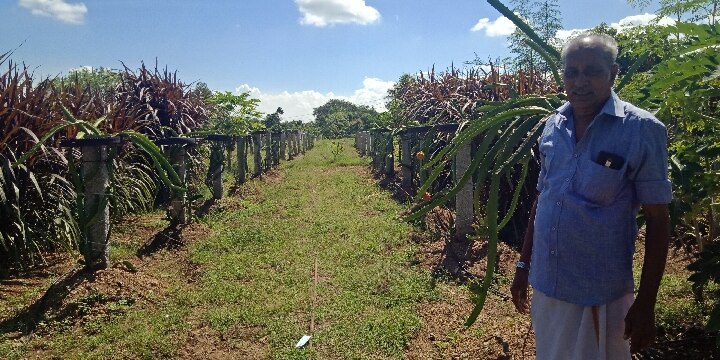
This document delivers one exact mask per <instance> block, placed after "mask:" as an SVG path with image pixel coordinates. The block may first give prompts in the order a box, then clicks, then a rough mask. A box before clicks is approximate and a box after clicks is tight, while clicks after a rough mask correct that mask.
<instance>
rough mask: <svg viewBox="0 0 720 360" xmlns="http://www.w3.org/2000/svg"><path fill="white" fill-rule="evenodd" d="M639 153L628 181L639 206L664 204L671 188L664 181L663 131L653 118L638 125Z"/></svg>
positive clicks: (666, 156)
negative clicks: (630, 181)
mask: <svg viewBox="0 0 720 360" xmlns="http://www.w3.org/2000/svg"><path fill="white" fill-rule="evenodd" d="M639 140H640V149H639V151H640V153H639V161H638V164H637V166H636V168H635V169H633V170H631V174H630V179H631V180H632V181H633V184H634V186H635V193H636V194H637V198H638V201H639V202H640V204H668V203H670V201H671V200H672V185H671V182H670V179H669V178H668V148H667V130H666V129H665V125H663V124H662V123H661V122H659V121H657V120H655V119H643V123H642V125H641V126H640V139H639Z"/></svg>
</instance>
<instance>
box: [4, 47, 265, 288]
mask: <svg viewBox="0 0 720 360" xmlns="http://www.w3.org/2000/svg"><path fill="white" fill-rule="evenodd" d="M11 55H12V52H7V53H4V54H2V55H0V66H3V67H6V70H5V71H4V72H3V73H0V126H1V127H2V128H1V129H0V169H1V171H0V215H3V216H4V218H5V219H6V220H5V221H3V222H2V224H0V277H5V276H7V275H8V274H10V273H14V272H18V271H23V270H27V269H30V268H33V267H35V266H37V265H40V264H43V263H44V262H45V259H44V256H45V254H48V253H53V252H56V251H75V250H78V249H79V250H80V251H81V252H83V253H84V252H86V251H85V250H84V249H86V248H87V241H86V238H87V236H86V232H87V228H88V224H91V223H92V222H93V221H95V220H96V217H97V214H96V213H94V212H93V211H90V212H89V213H85V210H83V209H84V203H85V201H86V200H87V199H85V198H84V196H83V195H82V193H83V192H82V189H83V187H84V183H83V180H84V179H82V177H81V176H80V172H79V168H80V165H81V161H82V159H81V153H80V150H79V148H77V147H65V146H63V141H64V140H67V139H91V138H122V140H123V141H122V142H121V144H120V145H118V146H113V147H111V148H110V151H109V156H110V161H109V162H108V164H109V165H108V167H109V169H108V172H109V173H110V174H111V179H110V190H109V191H108V193H107V194H104V197H103V200H102V201H106V202H107V203H109V204H110V207H111V209H112V211H111V214H112V216H113V218H115V219H117V218H120V217H123V216H125V215H126V214H128V213H138V212H143V211H147V210H149V209H151V208H153V207H156V206H166V205H167V203H168V201H169V200H170V199H169V194H170V193H171V190H172V191H182V192H187V193H188V197H189V198H191V199H194V198H199V197H201V196H202V195H201V194H202V193H203V192H207V190H205V189H204V186H205V185H204V184H203V183H204V182H205V181H204V180H205V178H207V177H209V176H210V175H211V174H209V171H208V170H209V169H208V165H207V163H206V161H205V160H204V159H207V158H208V157H209V155H210V154H209V153H210V148H209V147H208V146H201V147H197V148H195V149H193V150H192V151H191V152H190V154H189V155H190V162H191V163H192V166H190V171H189V174H188V175H189V178H188V180H189V181H188V183H187V186H185V184H183V182H182V181H180V179H179V178H178V176H177V174H176V172H175V170H174V169H173V167H172V165H171V164H170V163H169V162H168V160H167V159H166V158H165V155H164V154H163V153H162V152H161V150H160V148H159V147H158V146H156V145H155V144H154V143H153V141H151V140H157V139H163V138H168V137H193V136H200V135H203V134H209V133H223V134H228V135H240V134H243V135H244V134H248V133H249V132H251V131H255V130H261V129H265V128H269V127H268V126H266V122H267V120H268V119H265V120H266V121H263V119H262V114H261V113H259V112H258V111H257V105H258V102H257V100H253V99H251V98H250V97H249V96H248V94H241V95H233V94H230V93H220V92H212V91H210V90H209V89H208V88H207V86H205V85H204V84H203V83H197V84H187V83H184V82H182V81H181V80H179V79H178V76H177V72H171V71H168V70H167V69H164V70H159V69H158V67H157V65H156V66H155V68H154V69H149V68H147V67H146V66H145V64H142V65H141V66H140V68H139V69H138V70H131V69H130V68H128V67H127V66H125V65H124V64H123V69H122V70H109V69H97V70H91V69H78V70H75V71H72V72H70V74H69V75H68V76H65V77H58V78H44V79H41V80H39V81H37V80H36V79H34V77H33V74H32V73H31V72H30V71H29V70H28V67H27V66H25V65H19V64H16V63H14V62H13V61H12V60H11ZM65 145H67V144H65ZM258 145H259V144H258Z"/></svg>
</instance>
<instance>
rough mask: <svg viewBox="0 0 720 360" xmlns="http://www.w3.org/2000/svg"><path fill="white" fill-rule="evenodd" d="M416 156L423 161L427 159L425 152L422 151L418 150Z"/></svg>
mask: <svg viewBox="0 0 720 360" xmlns="http://www.w3.org/2000/svg"><path fill="white" fill-rule="evenodd" d="M415 157H416V158H417V159H418V160H420V161H423V160H425V153H424V152H422V151H418V152H417V154H415Z"/></svg>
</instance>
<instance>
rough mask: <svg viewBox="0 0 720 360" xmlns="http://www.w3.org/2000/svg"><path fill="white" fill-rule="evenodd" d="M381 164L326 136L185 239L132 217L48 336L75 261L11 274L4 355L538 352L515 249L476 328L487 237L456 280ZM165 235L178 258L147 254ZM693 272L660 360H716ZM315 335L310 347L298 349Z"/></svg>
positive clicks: (236, 193) (672, 294)
mask: <svg viewBox="0 0 720 360" xmlns="http://www.w3.org/2000/svg"><path fill="white" fill-rule="evenodd" d="M338 149H339V150H338ZM367 165H368V160H367V159H364V158H359V157H358V156H357V155H356V153H355V151H354V149H353V144H352V141H351V140H347V139H346V140H341V141H339V142H338V141H329V140H325V141H320V142H318V143H317V146H316V147H315V148H314V149H313V150H311V151H309V152H307V153H306V154H305V155H304V156H301V157H298V158H296V159H295V160H293V161H292V162H286V163H283V164H282V165H281V166H280V167H279V169H278V170H276V171H274V172H271V173H269V174H266V175H264V176H263V178H261V179H255V180H253V181H251V182H249V183H247V184H245V185H243V186H242V187H239V188H237V189H231V190H230V191H229V194H228V195H227V196H226V197H224V198H223V199H222V200H221V201H220V202H219V203H217V204H215V205H214V207H213V208H212V209H211V211H210V214H209V215H208V216H206V217H204V218H202V219H201V220H200V221H196V222H194V223H192V224H191V225H187V226H186V227H184V228H182V230H181V233H180V234H171V233H167V232H163V231H162V230H163V228H165V226H166V225H167V224H166V220H164V217H163V214H161V213H149V214H145V215H140V216H134V217H130V218H128V219H126V220H124V221H123V222H122V223H118V224H116V225H115V229H114V232H113V238H112V240H111V244H113V254H112V266H111V267H110V268H109V269H107V270H102V271H99V272H97V273H96V274H95V275H93V276H88V275H81V276H76V277H74V278H72V279H71V281H69V282H67V283H65V284H64V285H67V287H66V288H65V289H67V291H60V292H57V293H55V294H53V296H50V297H47V300H46V305H47V306H46V307H47V309H48V310H47V311H46V312H45V313H44V314H42V315H41V316H36V317H35V318H36V319H37V320H38V321H37V322H36V324H37V325H36V326H34V329H32V328H31V327H30V325H29V324H30V323H29V322H28V319H31V318H32V315H37V314H32V313H31V312H32V309H33V308H32V306H31V304H33V303H37V300H38V299H40V298H41V296H42V295H43V292H44V291H45V290H46V289H48V288H49V286H50V285H51V283H53V282H54V281H56V280H57V279H60V278H61V277H62V276H63V275H64V274H67V273H68V271H70V270H71V269H72V268H73V266H74V265H76V261H77V259H73V258H69V257H65V258H63V257H60V258H57V259H50V260H49V263H50V264H51V265H50V266H48V267H46V268H43V269H40V270H37V271H34V272H31V273H27V274H23V275H22V276H19V277H17V278H12V279H9V280H3V281H2V283H0V329H2V338H1V339H0V358H3V359H97V358H128V359H151V358H153V359H155V358H183V359H231V358H235V359H403V358H404V359H470V358H483V359H486V358H487V359H510V358H512V359H525V358H527V359H531V358H533V357H534V356H533V355H534V354H533V350H532V349H533V345H534V344H533V334H532V331H531V329H530V324H529V317H526V316H521V315H518V314H516V313H515V312H514V310H513V309H512V305H511V303H510V301H509V297H508V294H509V290H508V288H509V283H510V279H511V278H512V274H513V272H512V271H513V270H512V264H513V263H514V261H515V260H516V259H517V252H516V251H515V250H513V249H512V248H510V247H508V246H505V245H503V244H501V246H500V257H499V259H500V264H499V269H498V273H497V275H496V281H495V285H494V286H493V288H492V289H491V295H490V297H489V299H488V302H487V304H486V308H485V310H484V311H483V313H482V314H481V317H480V319H479V320H478V322H477V323H476V324H475V325H473V326H472V327H469V328H466V327H465V326H464V325H463V323H464V321H465V319H466V317H467V315H468V314H469V312H470V310H471V309H472V304H471V302H470V300H471V292H470V288H471V287H472V286H474V285H473V284H474V279H476V278H478V277H479V276H480V274H483V273H484V264H483V261H484V259H483V257H484V254H483V251H484V248H483V244H482V243H481V242H478V243H477V244H475V246H473V250H472V251H471V254H470V255H469V256H468V257H467V258H465V260H467V262H466V265H467V267H466V271H465V272H464V273H465V274H466V276H463V277H462V278H458V277H453V276H451V275H450V274H449V273H448V272H447V271H446V268H447V264H448V262H451V261H453V257H452V256H451V255H449V252H448V250H447V249H444V244H445V240H444V237H447V234H443V231H444V230H443V229H445V226H444V224H443V223H444V222H446V221H447V220H448V219H447V216H444V214H443V213H442V212H434V213H433V214H432V216H429V217H428V220H427V221H426V222H425V223H424V224H420V225H421V226H417V227H414V226H412V225H409V224H407V223H404V222H402V220H401V219H399V217H398V214H400V213H401V212H402V211H403V209H404V207H405V205H404V204H400V203H398V202H397V201H396V200H394V199H393V198H392V196H391V192H390V191H387V189H383V188H381V187H380V186H378V182H377V180H376V179H374V178H373V177H372V175H371V174H370V173H369V172H368V166H367ZM430 219H432V220H430ZM161 237H169V240H170V241H165V242H164V243H166V244H169V245H170V246H169V249H168V248H165V249H160V250H157V251H154V252H151V253H149V254H146V255H145V256H143V257H142V258H141V257H138V256H136V253H138V251H139V250H140V249H141V247H143V245H144V244H146V243H149V242H151V241H152V240H153V239H155V240H156V242H157V239H158V238H161ZM686 263H687V261H686V260H684V259H683V256H682V255H681V254H678V255H671V259H670V261H669V266H668V267H669V269H668V272H667V274H666V276H665V280H664V283H663V286H662V288H661V294H660V300H659V306H658V322H659V324H660V325H661V329H660V336H659V338H658V346H656V348H655V349H654V350H651V351H650V352H649V353H648V354H645V355H646V356H645V357H646V358H658V357H659V358H676V359H680V358H683V359H701V358H706V359H707V358H717V356H718V351H717V349H716V348H714V345H713V343H714V339H713V338H712V337H710V336H709V335H707V334H704V333H703V332H702V331H699V330H697V329H699V327H698V326H699V325H698V324H699V323H700V322H701V321H702V320H703V318H702V315H701V314H700V310H699V309H698V308H697V306H696V305H695V304H694V302H693V299H692V292H691V291H690V285H689V282H688V281H687V280H686V279H687V276H688V275H689V273H688V272H687V270H685V269H684V266H685V264H686ZM28 310H29V311H30V313H28ZM31 330H32V331H31ZM303 335H312V338H311V340H310V342H309V343H308V344H307V345H306V346H305V347H304V348H302V349H296V348H295V344H296V343H297V342H298V340H299V339H300V338H301V337H302V336H303Z"/></svg>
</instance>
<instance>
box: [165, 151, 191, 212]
mask: <svg viewBox="0 0 720 360" xmlns="http://www.w3.org/2000/svg"><path fill="white" fill-rule="evenodd" d="M166 151H167V152H168V153H169V154H168V155H169V156H168V158H170V162H171V163H172V165H173V168H174V169H175V172H177V174H178V177H179V178H180V181H181V182H182V183H183V184H185V183H186V182H185V179H186V177H187V175H186V174H187V146H186V145H168V146H166ZM168 213H169V215H170V225H180V224H187V222H188V216H187V196H186V193H185V192H184V191H174V190H173V191H172V192H171V200H170V207H169V208H168Z"/></svg>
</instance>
